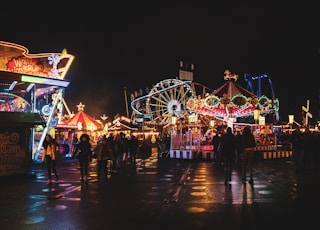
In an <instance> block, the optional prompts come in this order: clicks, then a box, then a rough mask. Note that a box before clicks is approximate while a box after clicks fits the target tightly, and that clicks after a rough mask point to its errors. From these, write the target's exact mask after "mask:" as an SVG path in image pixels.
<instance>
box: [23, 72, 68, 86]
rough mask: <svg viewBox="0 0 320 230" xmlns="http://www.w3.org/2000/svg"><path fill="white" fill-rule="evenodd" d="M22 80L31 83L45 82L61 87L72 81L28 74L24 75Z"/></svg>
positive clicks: (45, 83)
mask: <svg viewBox="0 0 320 230" xmlns="http://www.w3.org/2000/svg"><path fill="white" fill-rule="evenodd" d="M21 81H23V82H30V83H37V84H44V85H55V86H61V87H67V86H68V85H69V84H70V82H68V81H64V80H58V79H52V78H43V77H34V76H27V75H22V76H21Z"/></svg>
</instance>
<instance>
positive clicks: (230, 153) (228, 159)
mask: <svg viewBox="0 0 320 230" xmlns="http://www.w3.org/2000/svg"><path fill="white" fill-rule="evenodd" d="M220 152H221V156H222V160H223V164H224V171H225V184H227V183H228V181H231V173H232V169H233V167H234V163H235V157H236V138H235V136H234V134H233V132H232V129H231V127H228V128H227V131H226V133H225V134H223V135H222V137H221V140H220Z"/></svg>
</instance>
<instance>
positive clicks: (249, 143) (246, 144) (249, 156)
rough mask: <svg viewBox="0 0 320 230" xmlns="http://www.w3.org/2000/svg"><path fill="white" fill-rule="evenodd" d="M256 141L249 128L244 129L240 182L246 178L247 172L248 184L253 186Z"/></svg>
mask: <svg viewBox="0 0 320 230" xmlns="http://www.w3.org/2000/svg"><path fill="white" fill-rule="evenodd" d="M255 147H256V140H255V137H254V135H253V134H252V132H251V129H250V127H249V126H246V127H244V129H243V133H242V137H241V149H242V152H243V158H242V181H243V182H245V181H246V178H247V171H249V174H250V180H249V183H250V184H251V185H253V157H254V148H255Z"/></svg>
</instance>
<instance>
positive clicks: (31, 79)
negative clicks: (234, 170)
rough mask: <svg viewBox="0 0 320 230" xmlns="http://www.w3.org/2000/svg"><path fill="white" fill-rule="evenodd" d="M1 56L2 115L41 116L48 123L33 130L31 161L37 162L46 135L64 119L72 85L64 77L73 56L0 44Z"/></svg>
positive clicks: (64, 50)
mask: <svg viewBox="0 0 320 230" xmlns="http://www.w3.org/2000/svg"><path fill="white" fill-rule="evenodd" d="M0 57H1V59H0V113H1V112H8V111H9V112H19V113H28V112H31V113H39V114H40V115H41V116H42V117H43V118H44V120H45V121H46V123H45V125H44V126H43V125H39V126H41V127H34V128H33V129H32V130H31V142H30V145H31V149H32V159H36V158H37V157H38V155H39V153H40V150H41V146H42V143H43V140H44V138H45V135H46V134H47V133H48V132H49V129H50V128H51V127H56V125H57V124H58V123H59V122H60V120H61V117H62V116H63V111H64V106H63V101H64V99H63V96H64V92H65V89H66V88H67V87H68V85H69V83H70V82H69V81H67V80H65V76H66V74H67V72H68V70H69V68H70V66H71V64H72V61H73V59H74V56H73V55H70V54H68V53H67V50H66V49H63V51H62V52H61V53H39V54H29V50H28V49H27V48H26V47H24V46H21V45H18V44H14V43H10V42H5V41H0ZM21 116H23V114H22V115H21Z"/></svg>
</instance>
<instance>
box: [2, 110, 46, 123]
mask: <svg viewBox="0 0 320 230" xmlns="http://www.w3.org/2000/svg"><path fill="white" fill-rule="evenodd" d="M45 124H46V122H45V120H44V119H43V117H42V116H41V115H40V114H39V113H29V112H0V125H1V126H3V125H5V126H11V125H24V126H34V125H45Z"/></svg>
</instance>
